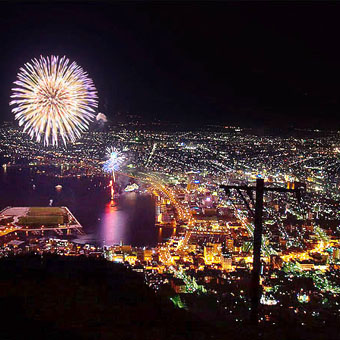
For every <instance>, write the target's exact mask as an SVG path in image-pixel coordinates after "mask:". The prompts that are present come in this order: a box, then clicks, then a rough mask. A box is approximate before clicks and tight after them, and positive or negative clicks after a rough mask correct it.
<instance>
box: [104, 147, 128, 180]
mask: <svg viewBox="0 0 340 340" xmlns="http://www.w3.org/2000/svg"><path fill="white" fill-rule="evenodd" d="M106 156H107V158H108V160H107V161H106V162H105V163H104V165H103V170H104V171H105V172H109V173H111V172H112V174H113V177H114V172H115V170H117V169H118V168H119V166H120V165H121V164H122V163H123V161H124V159H125V158H124V156H123V154H122V153H121V152H120V151H117V150H116V149H115V148H107V149H106Z"/></svg>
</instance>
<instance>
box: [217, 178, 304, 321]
mask: <svg viewBox="0 0 340 340" xmlns="http://www.w3.org/2000/svg"><path fill="white" fill-rule="evenodd" d="M302 186H303V185H300V186H298V185H296V186H295V184H293V185H292V188H287V189H286V188H271V187H265V185H264V180H263V179H262V178H257V179H256V186H255V187H253V186H247V185H221V186H220V188H222V189H224V190H225V192H226V194H227V195H229V194H230V189H236V190H237V192H238V193H239V194H240V196H241V197H242V199H243V201H244V203H245V204H246V206H247V208H248V210H249V212H250V213H251V215H252V216H253V217H254V227H255V228H254V243H253V271H252V278H251V287H250V291H251V316H250V320H251V322H253V323H255V324H257V323H258V312H259V304H260V298H261V297H260V294H261V292H260V289H261V287H260V273H261V244H262V219H263V194H264V192H265V191H273V192H293V193H295V194H296V196H297V199H298V201H300V198H301V191H300V189H301V188H302ZM241 190H242V191H246V192H247V193H248V195H249V197H250V199H251V201H253V197H252V193H253V192H254V191H255V193H256V198H255V213H254V212H253V210H252V209H251V208H250V206H249V204H248V202H247V200H246V199H245V197H244V196H243V193H242V191H241Z"/></svg>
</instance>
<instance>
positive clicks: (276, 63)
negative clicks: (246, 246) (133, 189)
mask: <svg viewBox="0 0 340 340" xmlns="http://www.w3.org/2000/svg"><path fill="white" fill-rule="evenodd" d="M0 13H1V14H0V30H1V31H0V32H1V33H0V47H1V56H0V75H1V82H0V108H1V111H0V112H1V119H2V120H12V119H13V115H12V114H11V112H10V108H9V105H8V102H9V96H10V89H11V86H12V82H13V81H14V80H15V78H16V74H17V71H18V69H19V67H21V66H22V65H23V64H24V63H25V62H26V61H29V60H30V59H31V58H33V57H39V55H40V54H42V55H51V54H58V55H66V56H68V57H69V58H70V59H71V60H75V61H77V62H78V64H79V65H81V66H82V67H83V68H84V69H85V70H86V71H87V72H88V73H89V75H90V77H91V78H92V79H93V80H94V83H95V84H96V87H97V89H98V92H99V111H101V112H103V113H105V114H107V115H108V116H109V117H110V118H111V119H112V120H114V118H115V114H116V113H117V112H126V111H129V112H131V113H134V114H139V115H141V116H142V117H143V119H145V120H146V121H148V120H152V119H155V118H156V119H160V120H162V121H173V122H183V123H185V124H193V125H204V124H237V125H243V126H258V127H261V126H269V127H281V126H283V127H290V126H293V127H312V128H339V127H340V124H339V119H338V116H339V113H340V38H339V37H340V20H339V18H340V3H333V4H332V3H328V4H327V3H325V2H323V3H319V4H318V3H315V2H310V3H301V4H296V3H291V2H289V3H285V4H284V3H278V2H277V3H271V4H268V3H254V2H251V3H245V2H241V3H237V2H230V3H214V4H213V3H195V2H191V3H175V4H171V3H164V2H161V3H153V4H146V3H134V2H128V3H114V4H107V3H102V4H98V3H97V2H92V3H91V2H90V3H88V4H81V3H74V4H67V3H61V2H56V3H54V4H45V5H44V4H31V5H30V4H28V3H21V4H20V3H19V4H10V3H0Z"/></svg>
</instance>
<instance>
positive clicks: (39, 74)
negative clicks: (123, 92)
mask: <svg viewBox="0 0 340 340" xmlns="http://www.w3.org/2000/svg"><path fill="white" fill-rule="evenodd" d="M14 84H15V85H17V87H16V88H13V89H12V91H13V92H12V95H11V98H12V100H11V102H10V105H13V106H14V107H13V108H12V112H13V113H14V114H15V119H17V120H18V121H19V125H20V126H23V127H24V132H27V133H28V134H29V135H30V137H31V139H33V138H35V139H36V140H37V141H38V142H40V141H41V140H42V139H43V141H44V145H49V144H52V145H58V136H60V137H61V139H62V140H63V142H64V144H65V145H66V143H67V142H68V141H71V142H73V141H75V140H76V138H79V137H80V136H81V134H82V132H84V131H86V130H87V129H88V126H89V123H90V122H91V121H92V120H93V119H94V111H95V108H97V105H98V102H97V98H98V97H97V91H96V88H95V86H94V84H93V81H92V80H91V79H90V78H89V77H88V74H87V73H86V72H84V71H83V69H82V68H81V67H80V66H78V65H77V64H76V63H75V62H72V63H70V61H69V59H67V58H66V57H65V56H64V57H62V58H59V57H58V56H51V57H50V58H49V57H46V58H45V57H43V56H40V59H39V60H38V59H33V60H31V62H30V63H26V64H25V65H24V67H22V68H20V70H19V73H18V76H17V80H16V81H15V82H14Z"/></svg>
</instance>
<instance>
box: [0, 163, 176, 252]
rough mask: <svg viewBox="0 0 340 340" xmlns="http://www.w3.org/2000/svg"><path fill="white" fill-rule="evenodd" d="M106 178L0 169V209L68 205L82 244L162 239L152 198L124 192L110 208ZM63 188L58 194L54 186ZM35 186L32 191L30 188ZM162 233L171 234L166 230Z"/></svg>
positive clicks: (149, 242) (153, 242)
mask: <svg viewBox="0 0 340 340" xmlns="http://www.w3.org/2000/svg"><path fill="white" fill-rule="evenodd" d="M108 182H109V179H108V178H92V179H90V178H56V177H53V176H46V175H44V174H37V173H36V170H35V169H33V168H22V169H18V168H8V169H7V171H4V170H3V169H2V168H1V169H0V208H1V209H3V208H4V207H6V206H48V205H49V203H50V200H53V203H52V206H67V207H68V208H69V209H70V210H71V212H72V213H73V215H74V216H75V217H76V218H77V219H78V221H79V222H80V224H81V225H82V226H83V229H84V231H85V233H86V234H87V235H86V236H85V237H81V239H82V241H83V242H85V241H87V242H92V243H97V244H99V245H112V244H118V243H120V242H121V241H122V242H123V243H124V244H131V245H134V246H154V245H156V244H157V242H158V241H161V239H162V237H165V236H170V235H163V234H162V235H161V234H160V231H159V230H158V228H156V227H155V203H154V200H153V198H152V197H151V196H148V195H140V194H135V193H127V194H124V195H121V196H120V197H119V198H118V199H116V201H115V203H116V206H115V207H111V205H110V196H109V195H110V192H109V189H108V188H107V185H108ZM58 184H60V185H62V189H61V190H60V191H58V190H56V188H55V186H56V185H58ZM34 185H35V189H34V188H33V186H34ZM165 233H170V234H171V232H170V231H169V232H167V231H165Z"/></svg>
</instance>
